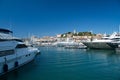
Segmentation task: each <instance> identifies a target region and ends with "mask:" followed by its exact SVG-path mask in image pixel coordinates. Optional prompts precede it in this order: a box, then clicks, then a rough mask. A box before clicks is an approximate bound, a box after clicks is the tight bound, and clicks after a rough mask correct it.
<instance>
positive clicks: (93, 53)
mask: <svg viewBox="0 0 120 80" xmlns="http://www.w3.org/2000/svg"><path fill="white" fill-rule="evenodd" d="M39 49H40V51H41V54H40V55H38V56H36V58H35V59H34V60H33V61H32V62H30V63H28V64H26V65H24V66H22V67H20V68H18V69H17V70H14V71H11V72H9V73H8V74H6V75H4V76H2V77H1V78H0V80H120V53H116V52H115V51H113V50H88V49H64V48H56V47H40V48H39Z"/></svg>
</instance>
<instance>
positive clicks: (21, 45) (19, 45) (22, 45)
mask: <svg viewBox="0 0 120 80" xmlns="http://www.w3.org/2000/svg"><path fill="white" fill-rule="evenodd" d="M26 47H27V46H26V45H25V44H18V45H17V46H16V48H26Z"/></svg>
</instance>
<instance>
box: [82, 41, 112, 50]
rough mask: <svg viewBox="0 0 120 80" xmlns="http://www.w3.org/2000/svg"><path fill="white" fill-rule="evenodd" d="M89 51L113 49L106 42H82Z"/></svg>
mask: <svg viewBox="0 0 120 80" xmlns="http://www.w3.org/2000/svg"><path fill="white" fill-rule="evenodd" d="M83 44H84V45H85V46H87V47H88V48H90V49H113V48H112V47H111V46H109V45H108V44H107V42H83Z"/></svg>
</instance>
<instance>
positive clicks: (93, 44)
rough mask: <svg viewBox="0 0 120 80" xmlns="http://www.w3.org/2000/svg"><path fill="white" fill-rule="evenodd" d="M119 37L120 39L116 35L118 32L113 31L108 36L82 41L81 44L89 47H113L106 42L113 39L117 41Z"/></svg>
mask: <svg viewBox="0 0 120 80" xmlns="http://www.w3.org/2000/svg"><path fill="white" fill-rule="evenodd" d="M119 39H120V36H119V35H118V33H117V32H114V33H113V34H112V35H111V36H109V37H103V38H102V39H100V40H98V39H94V40H92V41H86V42H83V44H84V45H86V46H87V47H88V48H91V49H113V47H111V46H109V45H108V44H109V43H111V42H113V41H117V40H119Z"/></svg>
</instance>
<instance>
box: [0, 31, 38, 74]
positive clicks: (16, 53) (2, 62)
mask: <svg viewBox="0 0 120 80" xmlns="http://www.w3.org/2000/svg"><path fill="white" fill-rule="evenodd" d="M9 33H11V31H9V30H6V29H0V36H3V37H0V75H2V74H5V73H7V72H9V71H11V70H14V69H16V68H18V67H20V66H22V65H24V64H26V63H28V62H30V61H32V60H33V59H34V57H35V56H36V55H37V53H39V52H40V51H39V50H38V49H37V48H34V47H30V46H27V45H26V44H25V43H24V42H23V41H21V40H19V39H15V38H12V36H10V35H9ZM2 34H3V35H2ZM4 35H6V38H5V36H4ZM7 36H8V37H7ZM3 47H4V48H3Z"/></svg>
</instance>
